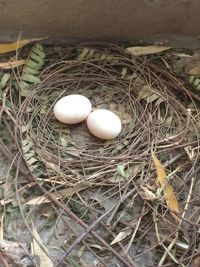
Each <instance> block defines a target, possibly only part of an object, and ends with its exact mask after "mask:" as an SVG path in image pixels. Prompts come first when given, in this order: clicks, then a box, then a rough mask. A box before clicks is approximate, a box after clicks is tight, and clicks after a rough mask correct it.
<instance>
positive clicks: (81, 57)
mask: <svg viewBox="0 0 200 267" xmlns="http://www.w3.org/2000/svg"><path fill="white" fill-rule="evenodd" d="M89 51H90V49H89V48H87V47H84V48H83V49H82V51H81V53H80V54H79V55H78V57H77V60H83V59H84V58H85V57H86V55H87V54H88V52H89Z"/></svg>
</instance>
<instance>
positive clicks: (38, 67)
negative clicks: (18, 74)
mask: <svg viewBox="0 0 200 267" xmlns="http://www.w3.org/2000/svg"><path fill="white" fill-rule="evenodd" d="M26 65H27V66H28V67H30V68H31V69H34V70H41V67H42V65H41V64H38V62H36V61H34V60H32V59H28V60H27V63H26Z"/></svg>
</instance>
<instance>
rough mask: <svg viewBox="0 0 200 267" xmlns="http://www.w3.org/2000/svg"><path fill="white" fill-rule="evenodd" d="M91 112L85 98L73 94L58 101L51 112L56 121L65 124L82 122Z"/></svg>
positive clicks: (87, 100) (88, 102) (89, 104)
mask: <svg viewBox="0 0 200 267" xmlns="http://www.w3.org/2000/svg"><path fill="white" fill-rule="evenodd" d="M91 110H92V104H91V102H90V100H89V99H88V98H87V97H85V96H83V95H79V94H73V95H68V96H65V97H63V98H61V99H59V100H58V101H57V103H56V104H55V106H54V110H53V112H54V115H55V117H56V119H57V120H59V121H61V122H63V123H67V124H75V123H79V122H82V121H84V120H85V119H86V118H87V117H88V115H89V114H90V112H91Z"/></svg>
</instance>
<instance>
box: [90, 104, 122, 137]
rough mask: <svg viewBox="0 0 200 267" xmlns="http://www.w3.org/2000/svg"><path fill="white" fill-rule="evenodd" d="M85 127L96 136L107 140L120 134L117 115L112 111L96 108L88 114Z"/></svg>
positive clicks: (120, 125) (120, 126)
mask: <svg viewBox="0 0 200 267" xmlns="http://www.w3.org/2000/svg"><path fill="white" fill-rule="evenodd" d="M87 127H88V129H89V130H90V132H91V133H92V134H93V135H95V136H96V137H98V138H101V139H106V140H108V139H113V138H115V137H117V136H118V135H119V134H120V132H121V129H122V124H121V121H120V119H119V117H118V116H117V115H116V114H115V113H113V112H112V111H110V110H106V109H98V110H95V111H93V112H92V113H90V115H89V116H88V118H87Z"/></svg>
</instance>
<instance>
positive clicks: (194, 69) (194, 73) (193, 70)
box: [188, 66, 200, 76]
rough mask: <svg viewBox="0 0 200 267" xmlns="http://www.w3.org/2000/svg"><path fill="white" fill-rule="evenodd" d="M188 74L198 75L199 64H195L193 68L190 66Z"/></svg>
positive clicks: (199, 72)
mask: <svg viewBox="0 0 200 267" xmlns="http://www.w3.org/2000/svg"><path fill="white" fill-rule="evenodd" d="M188 74H190V75H197V76H199V75H200V66H196V67H194V68H191V69H190V70H189V71H188Z"/></svg>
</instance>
